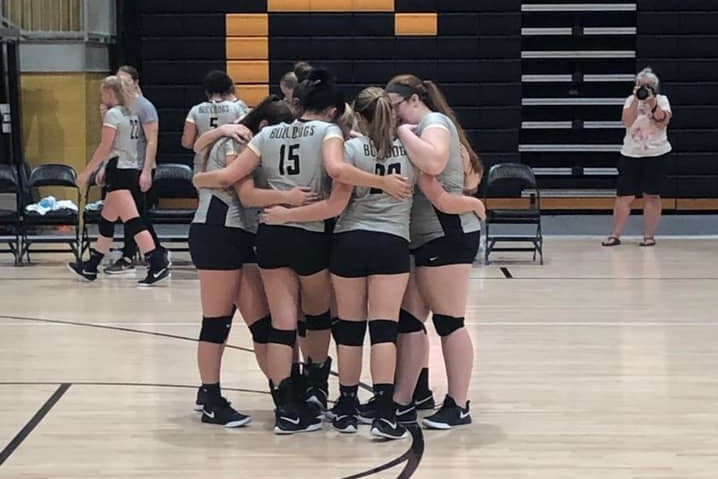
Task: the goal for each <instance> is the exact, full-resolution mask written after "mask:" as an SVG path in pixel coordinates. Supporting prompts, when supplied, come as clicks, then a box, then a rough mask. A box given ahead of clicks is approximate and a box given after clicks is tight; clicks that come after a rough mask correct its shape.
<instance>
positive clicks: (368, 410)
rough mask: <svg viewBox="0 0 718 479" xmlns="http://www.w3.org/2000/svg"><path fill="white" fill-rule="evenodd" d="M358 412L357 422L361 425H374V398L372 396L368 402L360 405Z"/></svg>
mask: <svg viewBox="0 0 718 479" xmlns="http://www.w3.org/2000/svg"><path fill="white" fill-rule="evenodd" d="M358 410H359V422H360V423H362V424H372V423H374V418H376V396H372V397H371V399H369V401H367V402H366V403H364V404H360V405H359V407H358Z"/></svg>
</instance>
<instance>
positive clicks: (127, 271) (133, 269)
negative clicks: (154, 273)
mask: <svg viewBox="0 0 718 479" xmlns="http://www.w3.org/2000/svg"><path fill="white" fill-rule="evenodd" d="M136 271H137V270H136V269H135V268H132V269H123V270H122V271H112V270H108V269H103V270H102V272H103V273H105V274H109V275H110V276H118V275H121V274H132V273H135V272H136Z"/></svg>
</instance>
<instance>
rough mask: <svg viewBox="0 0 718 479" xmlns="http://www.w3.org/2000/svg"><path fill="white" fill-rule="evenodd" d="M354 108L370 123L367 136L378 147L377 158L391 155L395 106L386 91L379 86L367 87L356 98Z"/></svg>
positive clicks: (382, 158) (394, 125)
mask: <svg viewBox="0 0 718 479" xmlns="http://www.w3.org/2000/svg"><path fill="white" fill-rule="evenodd" d="M354 109H355V110H356V112H357V113H358V114H360V115H361V116H362V117H364V119H365V120H366V121H367V123H368V131H367V136H368V137H369V138H370V139H371V141H372V143H374V147H376V150H377V159H379V160H384V159H385V158H388V157H389V156H391V150H392V148H393V146H394V129H395V127H396V121H395V117H394V107H393V106H392V104H391V100H390V99H389V97H388V96H387V94H386V92H385V91H384V90H383V89H381V88H378V87H369V88H365V89H364V90H362V91H361V92H359V94H358V95H357V97H356V100H354Z"/></svg>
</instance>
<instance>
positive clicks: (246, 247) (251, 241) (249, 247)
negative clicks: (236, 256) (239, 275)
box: [239, 230, 257, 264]
mask: <svg viewBox="0 0 718 479" xmlns="http://www.w3.org/2000/svg"><path fill="white" fill-rule="evenodd" d="M239 238H240V247H241V248H242V264H257V255H256V254H255V253H254V245H255V243H256V242H257V235H256V234H254V233H250V232H249V231H244V230H239Z"/></svg>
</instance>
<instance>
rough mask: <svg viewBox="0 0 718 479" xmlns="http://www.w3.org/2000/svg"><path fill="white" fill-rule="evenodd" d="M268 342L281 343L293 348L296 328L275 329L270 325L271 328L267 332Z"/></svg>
mask: <svg viewBox="0 0 718 479" xmlns="http://www.w3.org/2000/svg"><path fill="white" fill-rule="evenodd" d="M269 342H270V343H273V344H283V345H285V346H289V347H290V348H293V347H294V343H296V342H297V330H296V329H292V330H287V329H276V328H275V327H274V326H272V330H271V331H270V332H269Z"/></svg>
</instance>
